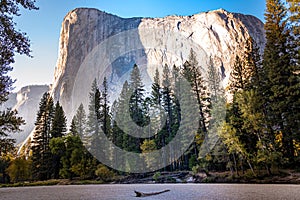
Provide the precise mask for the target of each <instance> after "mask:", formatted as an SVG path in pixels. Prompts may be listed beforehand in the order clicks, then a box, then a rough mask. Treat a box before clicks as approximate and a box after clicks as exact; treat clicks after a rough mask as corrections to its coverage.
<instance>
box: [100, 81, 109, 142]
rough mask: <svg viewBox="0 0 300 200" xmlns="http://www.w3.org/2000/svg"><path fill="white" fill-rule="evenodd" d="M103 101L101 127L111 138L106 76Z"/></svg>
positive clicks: (103, 85)
mask: <svg viewBox="0 0 300 200" xmlns="http://www.w3.org/2000/svg"><path fill="white" fill-rule="evenodd" d="M101 94H102V102H101V103H100V111H99V112H100V118H99V120H100V124H101V128H102V130H103V132H104V134H105V135H106V136H107V137H108V138H109V139H111V138H112V135H111V113H110V107H109V96H108V85H107V79H106V77H104V80H103V83H102V90H101Z"/></svg>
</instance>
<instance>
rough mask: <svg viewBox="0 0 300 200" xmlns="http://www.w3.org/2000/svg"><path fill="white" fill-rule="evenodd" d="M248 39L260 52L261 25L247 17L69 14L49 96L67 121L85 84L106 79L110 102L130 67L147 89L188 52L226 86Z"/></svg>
mask: <svg viewBox="0 0 300 200" xmlns="http://www.w3.org/2000/svg"><path fill="white" fill-rule="evenodd" d="M249 36H251V37H253V39H254V40H255V41H256V43H257V44H258V45H259V46H260V47H261V50H263V46H264V44H265V39H264V30H263V23H262V22H261V21H260V20H259V19H257V18H256V17H253V16H248V15H242V14H233V13H229V12H227V11H224V10H216V11H211V12H206V13H200V14H196V15H193V16H167V17H164V18H129V19H124V18H120V17H118V16H115V15H111V14H107V13H105V12H102V11H99V10H96V9H87V8H79V9H75V10H73V11H71V12H70V13H68V14H67V16H66V17H65V19H64V21H63V23H62V29H61V35H60V44H59V46H60V49H59V57H58V61H57V66H56V69H55V80H54V83H53V87H52V93H53V95H54V97H55V99H57V100H60V102H61V103H62V106H63V107H64V109H65V111H66V113H67V117H68V119H69V121H70V118H71V117H72V115H73V114H74V112H75V110H76V109H77V107H78V106H79V104H80V103H84V104H86V103H87V102H88V92H89V91H90V87H91V83H92V81H93V80H94V79H95V78H96V79H97V80H98V83H99V84H100V83H102V80H103V78H104V77H105V76H106V77H107V79H108V85H109V91H110V98H111V102H112V101H113V100H114V99H115V98H117V96H118V94H119V92H120V90H121V87H122V84H123V82H124V81H125V80H126V79H127V80H128V78H129V74H130V70H131V69H132V66H133V64H134V63H136V64H137V65H138V66H139V68H140V70H141V73H142V78H143V81H144V83H145V85H146V87H148V88H149V86H150V85H151V82H152V77H153V75H154V72H155V69H156V68H158V69H159V71H160V72H161V73H162V66H164V65H165V64H167V65H168V66H170V67H171V66H173V65H176V66H179V67H180V66H181V65H182V64H183V62H184V61H185V60H187V59H188V56H189V53H190V49H191V48H193V50H194V51H195V52H196V55H197V58H198V62H199V63H200V67H201V70H203V71H204V72H205V70H206V68H207V65H208V61H209V59H210V58H212V60H213V64H214V65H215V66H216V67H218V68H219V69H220V71H221V72H222V76H223V79H224V86H226V85H227V83H228V78H229V74H230V71H231V66H233V63H234V58H235V56H236V55H237V54H238V55H240V54H242V50H243V48H244V46H245V42H246V39H247V38H248V37H249Z"/></svg>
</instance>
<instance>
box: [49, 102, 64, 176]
mask: <svg viewBox="0 0 300 200" xmlns="http://www.w3.org/2000/svg"><path fill="white" fill-rule="evenodd" d="M66 131H67V119H66V116H65V112H64V110H63V108H62V106H61V105H60V104H59V101H57V102H56V105H55V109H54V116H53V119H52V123H51V131H50V137H51V140H50V143H51V142H52V140H53V142H54V141H57V138H59V139H58V140H60V138H62V137H63V136H64V135H65V133H66ZM63 153H64V151H63V149H61V150H60V151H56V153H55V154H53V155H52V173H53V174H52V177H53V178H55V179H58V178H59V170H60V168H61V167H62V165H61V163H60V159H61V157H62V155H63Z"/></svg>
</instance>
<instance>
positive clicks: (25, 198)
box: [0, 184, 300, 200]
mask: <svg viewBox="0 0 300 200" xmlns="http://www.w3.org/2000/svg"><path fill="white" fill-rule="evenodd" d="M166 189H169V190H170V192H167V193H163V194H159V195H155V196H149V197H143V198H138V197H135V193H134V190H137V191H142V192H157V191H162V190H166ZM0 199H1V200H69V199H70V200H77V199H78V200H98V199H100V200H102V199H103V200H110V199H117V200H127V199H128V200H131V199H133V200H138V199H142V200H154V199H155V200H169V199H174V200H175V199H176V200H202V199H228V200H235V199H236V200H248V199H249V200H253V199H259V200H261V199H264V200H268V199H270V200H276V199H278V200H284V199H286V200H293V199H295V200H296V199H298V200H299V199H300V185H273V184H268V185H265V184H259V185H258V184H136V185H135V184H128V185H125V184H124V185H79V186H77V185H71V186H43V187H18V188H0Z"/></svg>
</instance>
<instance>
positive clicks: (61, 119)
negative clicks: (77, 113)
mask: <svg viewBox="0 0 300 200" xmlns="http://www.w3.org/2000/svg"><path fill="white" fill-rule="evenodd" d="M66 131H67V119H66V116H65V112H64V110H63V108H62V106H61V105H60V104H59V101H57V102H56V104H55V109H54V116H53V119H52V126H51V137H52V138H56V137H63V136H64V135H65V133H66Z"/></svg>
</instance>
